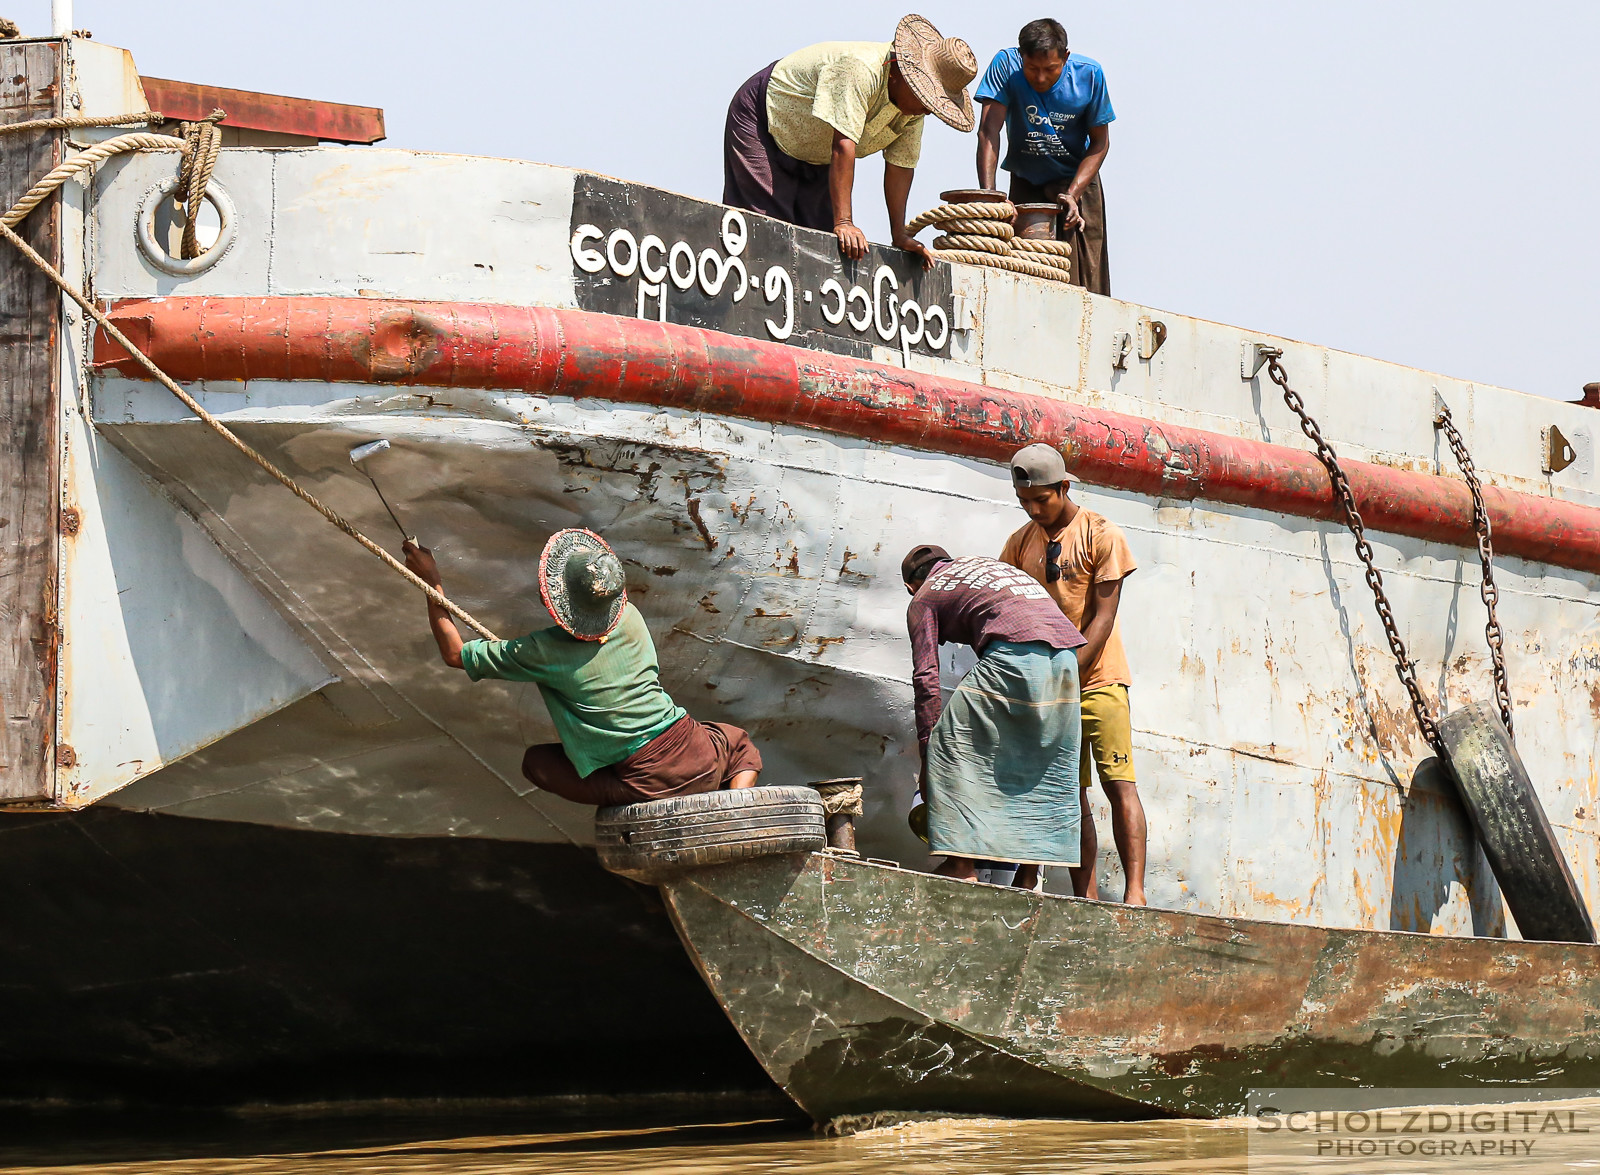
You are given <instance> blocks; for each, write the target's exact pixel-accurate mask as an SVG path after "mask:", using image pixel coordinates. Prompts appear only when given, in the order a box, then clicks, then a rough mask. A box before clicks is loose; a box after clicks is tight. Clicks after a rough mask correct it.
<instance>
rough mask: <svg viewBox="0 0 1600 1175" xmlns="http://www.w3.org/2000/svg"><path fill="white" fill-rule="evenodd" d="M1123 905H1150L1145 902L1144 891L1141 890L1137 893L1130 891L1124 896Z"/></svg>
mask: <svg viewBox="0 0 1600 1175" xmlns="http://www.w3.org/2000/svg"><path fill="white" fill-rule="evenodd" d="M1122 904H1123V905H1125V906H1148V905H1149V904H1150V903H1149V902H1147V901H1145V900H1144V890H1142V889H1141V890H1139V891H1137V892H1135V891H1134V890H1131V889H1130V890H1129V891H1128V892H1127V893H1125V894H1123V895H1122Z"/></svg>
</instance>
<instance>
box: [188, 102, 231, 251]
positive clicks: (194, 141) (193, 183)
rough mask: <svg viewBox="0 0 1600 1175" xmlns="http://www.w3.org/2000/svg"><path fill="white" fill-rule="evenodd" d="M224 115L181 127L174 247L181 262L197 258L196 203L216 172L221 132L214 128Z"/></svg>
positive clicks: (197, 225)
mask: <svg viewBox="0 0 1600 1175" xmlns="http://www.w3.org/2000/svg"><path fill="white" fill-rule="evenodd" d="M226 117H227V115H225V114H224V113H223V112H222V111H220V110H213V111H212V112H211V113H210V114H208V115H206V117H204V118H202V119H201V120H200V121H199V122H186V123H183V124H182V127H181V129H182V131H183V142H184V148H185V149H184V153H183V166H182V167H180V168H179V169H178V195H179V196H180V197H181V200H180V201H179V202H180V203H181V204H182V205H183V240H182V242H181V243H180V244H179V246H178V256H179V257H180V258H182V259H183V260H185V261H188V260H192V259H193V258H195V257H198V256H200V240H199V237H198V236H197V235H196V233H197V231H198V229H199V226H200V202H201V201H202V200H204V199H205V198H206V185H207V184H209V183H210V182H211V173H212V172H213V171H214V170H216V166H217V155H218V153H219V152H220V151H221V150H222V128H221V127H219V126H218V125H217V124H218V123H219V122H221V121H222V120H223V119H224V118H226Z"/></svg>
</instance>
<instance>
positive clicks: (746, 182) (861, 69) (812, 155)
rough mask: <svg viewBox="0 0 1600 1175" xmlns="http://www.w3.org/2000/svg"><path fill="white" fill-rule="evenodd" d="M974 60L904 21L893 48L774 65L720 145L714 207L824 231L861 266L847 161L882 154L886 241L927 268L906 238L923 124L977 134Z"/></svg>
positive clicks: (880, 45) (852, 164)
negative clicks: (718, 200) (928, 118)
mask: <svg viewBox="0 0 1600 1175" xmlns="http://www.w3.org/2000/svg"><path fill="white" fill-rule="evenodd" d="M977 74H978V59H977V58H976V57H974V56H973V54H972V49H971V47H970V46H968V45H967V43H966V42H965V41H963V40H960V39H958V38H956V37H941V36H940V35H939V31H938V30H937V29H935V28H934V27H933V25H931V24H929V23H928V21H927V20H925V19H924V18H923V17H920V16H907V17H905V18H904V19H903V20H901V21H900V24H899V26H898V27H897V28H896V29H895V34H894V40H893V42H888V43H885V42H878V41H828V42H824V43H823V44H820V45H812V46H810V47H808V48H805V49H799V50H796V51H795V52H793V53H791V54H789V56H787V57H785V58H783V59H782V60H780V61H776V62H774V63H773V64H772V65H769V66H768V67H767V68H766V69H763V70H762V71H761V72H760V73H758V74H756V75H755V76H754V77H753V78H751V79H750V80H749V81H747V82H746V83H745V84H744V85H743V86H741V87H740V88H739V92H738V93H737V94H735V95H734V96H733V101H732V102H731V103H730V104H729V106H728V122H727V126H726V129H725V131H724V134H723V141H722V169H723V170H722V176H723V179H722V202H723V203H724V204H731V205H733V206H734V207H735V208H747V209H749V210H750V211H752V212H761V213H765V214H766V215H767V216H772V217H776V218H777V219H779V220H784V221H788V222H789V223H790V224H796V225H800V226H802V227H804V228H814V229H821V230H822V231H824V232H831V233H833V234H834V235H835V236H837V237H838V238H839V251H840V252H841V253H842V254H844V256H846V257H848V258H850V259H851V260H859V259H860V258H862V257H865V256H866V255H867V238H866V236H865V234H863V233H862V231H861V230H860V229H859V228H857V227H856V223H855V212H854V206H853V204H852V197H853V189H854V187H855V175H856V160H858V159H860V158H862V157H864V156H867V155H873V154H876V153H877V152H879V151H882V152H883V162H884V174H883V198H884V202H885V203H886V204H887V205H888V209H889V227H890V240H891V241H892V242H893V244H894V245H895V246H896V247H897V248H900V249H904V250H906V251H907V252H911V253H916V254H918V255H919V256H920V257H921V258H922V261H923V264H924V265H925V266H931V265H932V264H933V258H932V257H931V256H930V255H929V253H928V250H927V247H926V246H924V245H922V244H920V243H918V242H917V241H916V240H915V239H913V238H912V236H911V234H910V233H908V232H906V230H905V225H906V199H907V197H909V196H910V194H911V179H912V176H913V175H914V174H915V171H916V166H917V159H918V157H919V155H920V153H921V151H922V120H923V117H924V116H925V115H928V114H933V115H935V116H936V117H938V118H939V119H940V120H941V121H943V122H946V123H948V124H949V125H951V126H953V127H955V129H956V130H958V131H962V132H966V131H970V130H971V129H972V127H973V124H974V118H973V112H972V98H971V96H970V95H968V93H967V91H966V86H967V84H968V83H969V82H971V81H972V79H973V78H974V77H976V76H977Z"/></svg>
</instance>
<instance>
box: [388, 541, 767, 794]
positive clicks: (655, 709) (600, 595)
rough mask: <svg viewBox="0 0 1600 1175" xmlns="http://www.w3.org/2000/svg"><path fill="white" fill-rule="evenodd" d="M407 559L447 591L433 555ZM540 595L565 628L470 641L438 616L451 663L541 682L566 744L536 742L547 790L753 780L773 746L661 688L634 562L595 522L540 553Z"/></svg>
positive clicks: (415, 552) (622, 790) (526, 761)
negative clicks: (632, 596) (627, 568)
mask: <svg viewBox="0 0 1600 1175" xmlns="http://www.w3.org/2000/svg"><path fill="white" fill-rule="evenodd" d="M404 550H405V556H406V566H407V567H409V568H411V570H412V571H414V572H415V573H416V574H417V575H418V576H420V577H421V578H422V579H423V580H424V581H426V582H427V583H430V584H432V585H433V586H434V587H436V588H440V589H441V590H442V584H441V582H440V578H439V568H438V564H437V563H436V562H435V561H434V558H433V554H432V553H431V552H430V551H429V550H428V549H427V548H425V547H419V546H417V545H416V544H415V543H410V542H408V543H406V545H405V548H404ZM539 595H540V597H541V598H542V599H543V600H544V606H545V607H546V608H547V609H549V611H550V615H551V616H553V617H555V621H556V627H554V628H543V629H536V630H535V631H533V632H531V633H529V634H528V635H527V636H523V637H518V638H516V639H515V640H509V641H481V640H474V641H466V642H463V641H462V639H461V634H460V633H459V632H457V631H456V626H455V621H454V620H452V619H451V618H450V614H449V613H448V612H446V611H445V610H444V609H443V608H441V607H439V606H438V605H437V604H435V603H433V602H432V601H431V600H430V601H429V602H428V623H429V626H430V627H431V628H432V629H433V637H434V640H435V641H436V642H437V643H438V646H439V655H440V656H441V657H442V658H443V659H444V663H445V664H446V665H449V666H451V667H452V668H455V669H464V670H466V673H467V676H468V677H470V678H471V679H472V680H473V681H479V680H481V679H483V678H485V677H495V678H500V679H501V680H504V681H531V682H533V683H535V684H536V685H537V686H538V687H539V693H540V695H541V696H542V697H543V698H544V704H545V708H546V709H547V710H549V712H550V721H551V724H552V725H554V726H555V728H556V735H557V736H558V737H559V738H560V739H561V741H560V742H559V743H546V744H542V745H539V746H532V747H529V748H528V750H527V753H526V754H525V755H524V756H523V758H522V773H523V774H524V775H525V776H527V777H528V780H529V781H530V782H532V783H533V784H534V785H535V786H537V787H539V788H542V789H543V790H545V791H547V792H553V793H554V794H556V795H558V796H561V797H562V798H563V799H568V800H573V801H575V802H577V803H580V804H595V805H600V806H605V805H610V804H631V803H635V802H637V801H640V800H658V799H661V798H663V797H664V796H680V795H689V794H691V793H694V792H704V791H716V790H718V789H719V788H723V787H751V786H753V785H754V784H755V782H756V777H757V775H759V774H760V772H761V752H759V751H758V750H756V748H755V744H754V743H752V742H751V741H750V736H749V735H748V734H746V733H745V732H744V731H743V730H740V729H739V728H738V727H737V726H729V725H727V724H726V723H722V722H697V721H695V720H694V719H693V718H691V717H690V716H689V715H688V714H687V713H685V712H684V709H683V707H682V706H679V705H678V704H677V703H675V702H674V701H673V700H672V698H671V697H669V696H668V695H667V691H666V690H664V689H663V688H662V687H661V668H660V665H659V664H658V663H657V661H656V648H655V643H654V642H653V641H652V640H651V639H650V630H649V629H648V628H647V627H645V622H644V617H643V616H641V615H639V610H638V609H637V608H635V607H634V606H633V605H632V604H631V603H629V602H628V591H627V587H626V584H625V581H624V578H623V574H622V563H621V561H620V560H618V559H617V557H616V555H615V554H614V553H613V552H612V550H611V548H610V547H609V546H607V545H606V541H605V540H604V539H602V538H601V537H600V536H599V535H597V534H594V533H592V532H590V531H587V530H563V531H558V532H557V533H556V534H555V535H553V536H552V537H551V539H550V541H549V542H548V543H546V544H545V548H544V553H543V555H541V556H540V559H539Z"/></svg>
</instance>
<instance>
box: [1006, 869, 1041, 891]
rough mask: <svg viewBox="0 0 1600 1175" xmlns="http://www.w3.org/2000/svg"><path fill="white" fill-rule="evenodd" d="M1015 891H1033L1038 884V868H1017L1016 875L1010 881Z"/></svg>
mask: <svg viewBox="0 0 1600 1175" xmlns="http://www.w3.org/2000/svg"><path fill="white" fill-rule="evenodd" d="M1011 884H1012V885H1013V886H1015V887H1016V888H1017V889H1033V888H1034V887H1035V886H1036V885H1038V884H1039V866H1037V865H1021V866H1018V868H1017V875H1016V877H1014V878H1013V879H1012V881H1011Z"/></svg>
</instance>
